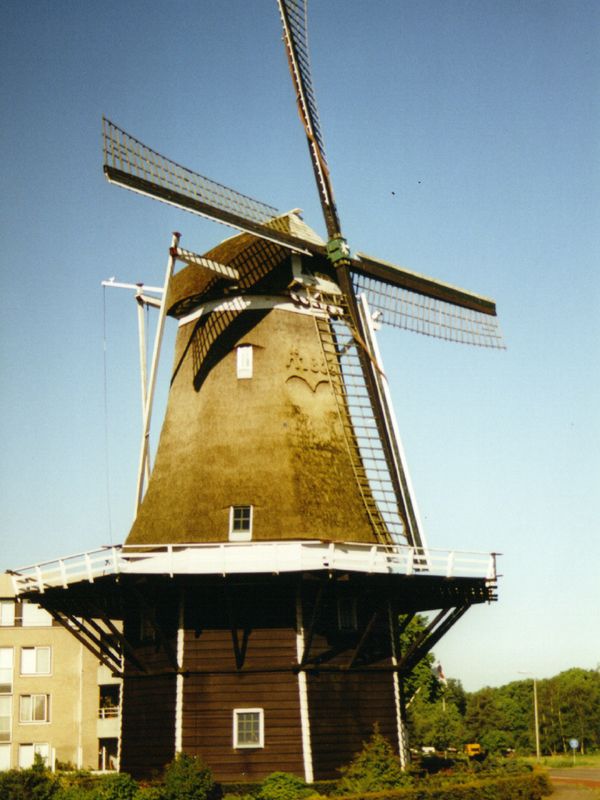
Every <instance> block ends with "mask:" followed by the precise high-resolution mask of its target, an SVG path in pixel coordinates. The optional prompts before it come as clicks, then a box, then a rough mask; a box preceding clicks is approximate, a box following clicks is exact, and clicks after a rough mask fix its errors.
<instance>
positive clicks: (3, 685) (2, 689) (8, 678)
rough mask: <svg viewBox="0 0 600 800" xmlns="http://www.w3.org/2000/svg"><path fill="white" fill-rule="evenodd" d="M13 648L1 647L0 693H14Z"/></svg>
mask: <svg viewBox="0 0 600 800" xmlns="http://www.w3.org/2000/svg"><path fill="white" fill-rule="evenodd" d="M12 685H13V649H12V647H0V694H12Z"/></svg>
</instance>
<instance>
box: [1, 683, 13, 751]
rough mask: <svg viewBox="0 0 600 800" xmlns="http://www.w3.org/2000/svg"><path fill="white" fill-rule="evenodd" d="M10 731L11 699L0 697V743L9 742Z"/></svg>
mask: <svg viewBox="0 0 600 800" xmlns="http://www.w3.org/2000/svg"><path fill="white" fill-rule="evenodd" d="M11 729H12V697H11V696H10V695H9V694H5V695H2V696H0V742H10V738H11V737H10V734H11Z"/></svg>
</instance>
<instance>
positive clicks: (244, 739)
mask: <svg viewBox="0 0 600 800" xmlns="http://www.w3.org/2000/svg"><path fill="white" fill-rule="evenodd" d="M233 746H234V748H248V747H264V746H265V712H264V710H263V709H262V708H234V709H233Z"/></svg>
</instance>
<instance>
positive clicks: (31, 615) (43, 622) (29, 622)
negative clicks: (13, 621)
mask: <svg viewBox="0 0 600 800" xmlns="http://www.w3.org/2000/svg"><path fill="white" fill-rule="evenodd" d="M21 625H23V627H28V628H33V627H47V626H49V625H52V617H51V616H50V614H49V613H48V612H47V611H46V609H45V608H41V606H38V605H37V604H36V603H23V617H22V621H21Z"/></svg>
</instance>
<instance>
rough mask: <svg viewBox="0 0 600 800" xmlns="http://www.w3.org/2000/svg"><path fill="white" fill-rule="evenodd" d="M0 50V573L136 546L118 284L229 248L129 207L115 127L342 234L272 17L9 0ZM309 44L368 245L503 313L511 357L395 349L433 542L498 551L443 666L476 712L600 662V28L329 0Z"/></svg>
mask: <svg viewBox="0 0 600 800" xmlns="http://www.w3.org/2000/svg"><path fill="white" fill-rule="evenodd" d="M0 30H1V31H2V47H1V48H0V60H1V63H0V98H1V100H0V102H1V111H2V123H1V126H0V142H1V170H2V193H1V195H0V214H1V217H0V219H1V226H2V241H1V244H0V248H1V249H0V267H1V270H2V289H3V298H2V299H3V303H2V307H3V309H2V315H1V317H0V325H1V329H0V336H1V350H0V353H1V381H2V383H1V385H2V388H1V397H0V403H1V405H0V436H1V442H2V447H1V448H0V479H1V486H0V491H1V496H0V537H1V538H0V543H1V550H0V568H2V569H4V568H9V567H17V566H20V565H23V564H29V563H32V562H34V561H41V560H43V559H46V558H52V557H56V556H60V555H66V554H69V553H76V552H79V551H82V550H85V549H91V548H94V547H96V546H98V545H101V544H107V543H110V542H115V543H116V542H121V541H122V540H123V539H124V538H125V536H126V535H127V532H128V528H129V525H130V523H131V516H132V509H133V497H134V488H135V470H136V460H137V453H138V440H139V432H140V399H139V382H138V381H139V378H138V361H137V339H136V316H135V313H136V312H135V304H134V303H133V301H132V299H131V297H130V296H129V295H128V293H126V292H120V291H117V290H109V291H108V292H107V293H106V295H104V293H103V290H102V289H101V287H100V281H101V280H102V279H105V278H108V277H110V276H113V275H115V276H117V279H119V280H124V281H139V280H143V281H145V282H146V283H150V284H152V283H157V282H161V281H162V276H163V274H164V269H165V264H166V256H167V248H168V245H169V241H170V233H171V231H172V230H175V229H178V230H180V231H181V232H182V233H183V239H182V244H183V246H185V247H188V248H189V249H192V250H195V251H197V252H202V251H203V250H206V249H208V248H209V247H211V246H212V245H214V244H215V243H216V242H218V241H219V240H220V239H222V238H224V236H226V235H229V231H228V229H226V228H223V227H221V226H218V225H216V224H214V223H211V222H208V221H205V220H201V219H199V218H196V217H193V216H191V215H189V214H185V213H184V212H180V211H177V210H175V209H171V208H169V207H167V206H164V205H162V204H159V203H157V202H154V201H151V200H149V199H145V198H141V197H137V196H135V195H133V194H132V193H130V192H126V191H124V190H122V189H118V188H116V187H113V186H109V185H108V184H107V183H106V182H105V181H104V178H103V175H102V170H101V139H100V119H101V115H102V114H105V115H106V116H108V117H109V118H111V119H112V120H114V121H115V122H116V123H117V124H119V125H120V126H122V127H123V128H125V129H126V130H128V131H129V132H130V133H132V134H133V135H135V136H137V137H138V138H140V139H141V140H142V141H144V142H145V143H147V144H149V145H150V146H152V147H154V148H155V149H157V150H159V151H160V152H163V153H165V154H166V155H169V156H170V157H171V158H173V159H175V160H176V161H179V162H180V163H183V164H185V165H187V166H189V167H190V168H193V169H195V170H197V171H199V172H201V173H203V174H205V175H208V176H209V177H212V178H214V179H216V180H218V181H220V182H222V183H224V184H226V185H230V186H232V187H234V188H237V189H239V190H240V191H243V192H245V193H247V194H250V195H252V196H254V197H257V198H258V199H261V200H264V201H266V202H269V203H271V204H273V205H275V206H277V207H278V208H280V209H282V210H285V209H289V208H294V207H296V206H300V207H302V208H303V209H304V210H305V218H306V220H307V222H308V223H309V224H312V225H313V226H314V227H316V228H317V229H318V230H320V231H321V232H322V223H321V217H320V209H319V205H318V199H317V195H316V191H315V189H314V185H313V178H312V171H311V168H310V165H309V161H308V157H307V152H306V144H305V141H304V138H303V133H302V131H301V128H300V123H299V121H298V118H297V114H296V110H295V104H294V97H293V92H292V88H291V81H290V78H289V75H288V73H287V64H286V60H285V55H284V51H283V46H282V42H281V34H280V27H279V18H278V13H277V9H276V4H275V0H251V2H248V0H243V1H242V0H221V2H218V3H215V2H208V0H196V1H195V2H191V1H186V0H172V1H171V2H168V3H166V2H162V3H159V2H155V1H154V0H143V1H142V0H128V2H126V3H123V2H121V1H120V0H119V2H116V1H115V0H104V2H101V3H92V2H89V1H88V2H75V0H54V2H45V1H44V2H42V1H41V0H5V2H4V3H3V4H2V5H1V8H0ZM309 30H310V42H311V53H312V62H313V74H314V82H315V86H316V89H317V96H318V101H319V108H320V112H321V123H322V128H323V131H324V135H325V142H326V147H327V151H328V156H329V162H330V166H331V169H332V175H333V183H334V187H335V190H336V196H337V201H338V206H339V210H340V213H341V217H342V220H343V223H344V228H345V232H346V235H347V236H348V239H349V242H350V245H351V247H353V248H354V249H355V250H361V251H363V252H367V253H372V254H374V255H377V256H379V257H381V258H385V259H388V260H391V261H395V262H396V263H400V264H403V265H405V266H407V267H410V268H412V269H414V270H417V271H419V272H423V273H426V274H430V275H433V276H435V277H438V278H440V279H442V280H446V281H449V282H451V283H454V284H456V285H459V286H463V287H465V288H467V289H470V290H472V291H478V292H481V293H483V294H487V295H489V296H492V297H494V298H495V299H496V301H497V303H498V309H499V314H500V318H501V323H502V328H503V331H504V333H505V337H506V341H507V344H508V350H507V351H506V352H495V351H488V350H480V349H475V348H467V347H460V346H458V345H451V344H448V343H446V342H440V341H436V340H433V339H428V338H425V337H419V336H417V335H414V334H409V333H403V332H399V331H394V330H388V331H387V332H385V333H383V334H382V338H381V344H382V347H383V352H384V360H385V365H386V369H387V372H388V374H389V378H390V382H391V385H392V390H393V396H394V401H395V407H396V413H397V416H398V419H399V423H400V429H401V433H402V436H403V440H404V444H405V449H406V451H407V457H408V461H409V467H410V469H411V473H412V477H413V482H414V484H415V488H416V493H417V498H418V502H419V506H420V509H421V513H422V516H423V518H424V522H425V527H426V534H427V537H428V541H429V544H430V546H432V547H439V548H455V549H461V550H481V551H487V552H489V551H498V552H500V553H502V554H503V555H502V558H501V559H500V568H501V572H502V573H503V576H504V577H503V578H502V579H501V582H500V600H499V602H498V603H496V604H493V605H491V606H480V607H476V608H474V609H472V610H470V611H469V612H468V614H467V615H466V616H465V617H463V619H462V620H461V621H460V622H459V623H458V624H457V625H456V627H455V628H454V629H453V630H452V631H451V632H450V633H449V634H448V635H447V637H446V638H445V640H444V641H443V642H442V643H440V644H439V645H438V646H437V647H436V649H435V652H436V654H437V655H438V656H439V657H440V659H441V661H442V664H443V667H444V671H445V673H446V674H447V675H450V676H452V677H455V678H459V679H461V680H462V681H463V683H464V685H465V687H466V688H467V689H476V688H478V687H480V686H482V685H486V684H490V685H498V684H501V683H504V682H507V681H510V680H513V679H517V678H519V677H520V676H519V671H529V672H531V673H532V674H535V675H537V676H538V677H544V676H549V675H552V674H555V673H556V672H558V671H560V670H563V669H566V668H568V667H570V666H581V667H586V668H593V667H596V666H597V665H598V664H599V663H600V543H599V541H600V531H599V525H600V523H599V518H600V514H599V506H600V423H599V413H598V410H599V401H600V374H599V372H600V367H599V358H598V357H599V350H600V314H599V312H600V282H599V270H598V266H599V265H598V261H599V256H600V234H599V230H600V226H599V222H600V219H599V217H600V213H599V212H600V166H599V155H600V153H599V144H598V143H599V141H600V112H599V109H600V33H599V32H600V5H599V4H598V3H597V2H592V1H591V2H585V1H584V0H564V2H561V1H559V0H502V2H499V1H498V0H494V1H493V2H490V1H489V0H477V1H475V0H443V1H442V0H421V2H417V1H416V0H407V1H406V2H405V1H404V0H393V1H392V0H390V1H389V2H387V1H386V0H373V2H369V3H364V2H358V0H350V1H349V2H348V0H346V1H345V2H341V0H328V2H317V1H316V0H314V2H313V3H312V4H311V6H310V8H309ZM104 331H106V336H105V335H104ZM170 338H172V331H171V332H170ZM104 347H106V362H105V359H104ZM169 362H170V354H169V351H168V342H167V349H166V350H165V358H164V361H163V363H164V365H165V366H166V367H167V368H168V366H169ZM105 363H106V369H105V366H104V365H105ZM105 375H106V380H105ZM162 377H163V385H162V389H161V393H162V395H163V396H164V383H165V380H164V379H165V378H166V373H165V372H164V371H163V376H162ZM155 431H156V429H155ZM156 436H157V432H156V433H155V439H156Z"/></svg>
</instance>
